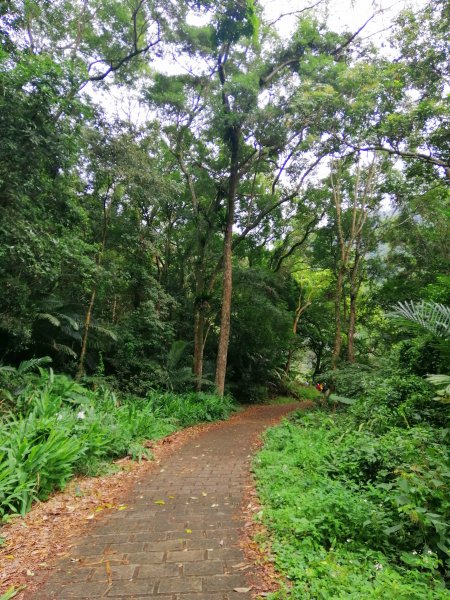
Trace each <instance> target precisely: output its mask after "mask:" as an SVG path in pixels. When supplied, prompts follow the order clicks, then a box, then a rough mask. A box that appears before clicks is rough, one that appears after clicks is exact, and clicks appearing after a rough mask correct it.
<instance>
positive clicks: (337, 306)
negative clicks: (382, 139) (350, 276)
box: [331, 266, 345, 369]
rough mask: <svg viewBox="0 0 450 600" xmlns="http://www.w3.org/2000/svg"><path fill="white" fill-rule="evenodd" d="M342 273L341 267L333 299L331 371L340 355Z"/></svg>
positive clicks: (342, 268) (335, 366)
mask: <svg viewBox="0 0 450 600" xmlns="http://www.w3.org/2000/svg"><path fill="white" fill-rule="evenodd" d="M344 271H345V269H344V267H342V266H341V267H340V268H339V272H338V278H337V281H336V295H335V298H334V323H335V333H334V345H333V355H332V359H331V366H332V368H333V369H336V368H337V363H338V362H339V358H340V355H341V348H342V323H341V301H342V288H343V281H344Z"/></svg>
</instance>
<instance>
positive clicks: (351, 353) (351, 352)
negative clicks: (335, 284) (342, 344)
mask: <svg viewBox="0 0 450 600" xmlns="http://www.w3.org/2000/svg"><path fill="white" fill-rule="evenodd" d="M355 330H356V294H353V293H352V294H350V321H349V325H348V348H347V359H348V362H350V363H354V362H355V345H354V340H355Z"/></svg>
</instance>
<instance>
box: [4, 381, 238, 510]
mask: <svg viewBox="0 0 450 600" xmlns="http://www.w3.org/2000/svg"><path fill="white" fill-rule="evenodd" d="M11 389H14V386H12V387H11ZM11 398H12V399H13V401H14V404H15V407H16V414H13V413H9V414H7V415H5V416H4V418H3V421H2V422H1V424H0V516H3V515H5V514H7V513H10V512H20V513H21V514H24V513H26V512H27V511H28V510H29V509H30V506H31V504H32V502H33V501H34V500H36V499H41V500H42V499H45V498H47V497H48V495H49V494H50V493H51V492H52V491H53V490H56V489H62V488H63V487H64V485H65V484H66V483H67V481H68V480H69V479H70V478H71V477H72V475H73V474H75V473H87V474H94V473H95V472H97V471H98V469H99V468H100V467H101V465H102V464H103V463H104V462H105V461H108V460H111V459H113V458H117V457H120V456H124V455H130V456H132V457H133V458H137V459H140V458H141V457H142V456H143V455H145V454H146V453H148V451H147V450H146V449H145V447H144V446H143V441H144V440H146V439H158V438H160V437H163V436H164V435H167V434H168V433H171V432H172V431H174V430H175V429H177V428H179V427H186V426H188V425H193V424H194V423H198V422H201V421H213V420H215V419H222V418H225V417H227V416H228V415H229V414H230V412H231V411H232V410H234V408H235V407H234V404H233V401H232V399H231V398H229V397H226V398H219V397H218V396H215V395H211V394H195V393H190V394H184V395H176V394H170V393H157V392H151V393H150V394H149V395H148V397H147V398H136V397H133V396H128V397H127V396H125V397H122V398H118V397H117V396H116V395H115V394H114V393H113V392H111V391H110V390H109V389H107V388H105V387H99V388H97V389H95V390H90V389H88V388H87V387H84V386H82V385H80V384H78V383H77V382H75V381H73V380H72V379H70V378H68V377H65V376H64V375H55V374H54V373H53V372H52V371H51V370H50V371H48V372H46V371H43V370H41V371H40V373H39V375H33V376H30V377H28V379H27V378H26V377H25V378H23V380H22V381H21V387H19V388H15V395H14V396H13V395H12V394H11Z"/></svg>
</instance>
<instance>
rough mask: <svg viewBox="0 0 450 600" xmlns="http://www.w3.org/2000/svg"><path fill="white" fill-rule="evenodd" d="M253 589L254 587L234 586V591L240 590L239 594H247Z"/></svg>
mask: <svg viewBox="0 0 450 600" xmlns="http://www.w3.org/2000/svg"><path fill="white" fill-rule="evenodd" d="M251 589H252V588H251V587H246V588H244V587H237V588H234V591H235V592H238V593H239V594H246V593H247V592H249V591H250V590H251Z"/></svg>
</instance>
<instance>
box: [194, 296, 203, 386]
mask: <svg viewBox="0 0 450 600" xmlns="http://www.w3.org/2000/svg"><path fill="white" fill-rule="evenodd" d="M204 331H205V313H204V309H203V306H202V305H201V304H198V305H197V306H196V307H195V314H194V376H195V389H196V391H197V392H200V391H201V389H202V377H203V348H204V343H203V341H204Z"/></svg>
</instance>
